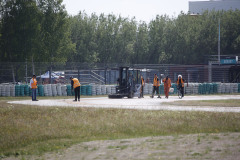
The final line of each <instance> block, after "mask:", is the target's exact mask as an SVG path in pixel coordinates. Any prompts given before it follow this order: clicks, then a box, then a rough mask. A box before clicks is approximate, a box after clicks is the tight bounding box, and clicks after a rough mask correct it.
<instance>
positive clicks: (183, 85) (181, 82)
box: [177, 78, 184, 87]
mask: <svg viewBox="0 0 240 160" xmlns="http://www.w3.org/2000/svg"><path fill="white" fill-rule="evenodd" d="M181 83H182V87H184V82H183V80H182V78H181ZM177 84H178V85H179V78H178V79H177Z"/></svg>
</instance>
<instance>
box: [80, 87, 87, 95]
mask: <svg viewBox="0 0 240 160" xmlns="http://www.w3.org/2000/svg"><path fill="white" fill-rule="evenodd" d="M81 95H87V87H86V86H81Z"/></svg>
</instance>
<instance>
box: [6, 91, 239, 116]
mask: <svg viewBox="0 0 240 160" xmlns="http://www.w3.org/2000/svg"><path fill="white" fill-rule="evenodd" d="M223 99H240V95H217V96H216V95H214V96H213V95H210V96H186V97H184V98H183V99H179V98H178V97H177V96H170V97H169V99H165V98H163V97H162V99H159V98H156V97H155V98H153V99H152V98H150V97H149V96H145V98H141V99H139V98H132V99H128V98H123V99H108V98H107V97H99V98H81V101H80V102H74V101H73V100H72V99H54V97H53V99H51V100H49V99H48V100H40V101H31V100H20V101H10V102H8V103H12V104H26V105H39V106H59V107H60V106H61V107H98V108H121V109H142V110H174V111H210V112H240V107H212V106H173V105H167V104H166V103H165V104H163V102H173V101H182V100H184V101H186V100H223Z"/></svg>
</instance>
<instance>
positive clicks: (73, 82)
mask: <svg viewBox="0 0 240 160" xmlns="http://www.w3.org/2000/svg"><path fill="white" fill-rule="evenodd" d="M70 80H71V87H72V90H73V88H74V93H75V100H73V101H77V100H78V101H80V82H79V80H78V79H77V78H73V77H70Z"/></svg>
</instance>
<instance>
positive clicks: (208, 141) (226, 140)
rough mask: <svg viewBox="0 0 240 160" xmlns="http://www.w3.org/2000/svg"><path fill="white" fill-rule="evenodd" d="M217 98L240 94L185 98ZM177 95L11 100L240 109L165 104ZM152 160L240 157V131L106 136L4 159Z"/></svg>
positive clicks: (148, 107)
mask: <svg viewBox="0 0 240 160" xmlns="http://www.w3.org/2000/svg"><path fill="white" fill-rule="evenodd" d="M213 99H240V95H224V96H223V95H219V96H187V97H184V99H182V100H213ZM179 100H180V99H178V97H177V96H171V97H169V99H157V98H154V99H151V98H149V97H146V96H145V98H143V99H136V98H134V99H111V100H110V99H108V98H106V97H103V98H84V99H81V101H80V102H73V101H72V99H71V100H70V99H62V100H59V99H58V100H41V101H37V102H32V101H31V100H23V101H11V102H9V103H17V104H28V105H40V106H59V107H60V106H64V107H100V108H124V109H146V110H187V111H193V110H199V111H214V112H240V107H233V108H232V107H226V108H225V107H207V106H205V107H196V106H188V107H180V106H168V105H166V104H165V105H163V104H162V102H172V101H179ZM19 159H20V160H23V159H32V160H37V159H38V160H92V159H98V160H106V159H118V160H128V159H130V160H139V159H144V160H152V159H170V160H180V159H182V160H185V159H192V160H195V159H211V160H239V159H240V133H214V134H207V133H205V134H204V133H203V134H188V135H171V136H158V137H144V138H134V139H119V140H104V141H103V140H102V141H92V142H84V143H80V144H77V145H74V146H72V147H70V148H68V149H66V150H60V151H58V152H54V153H46V154H44V155H43V156H40V157H37V156H24V157H17V158H16V157H10V158H6V159H4V160H19Z"/></svg>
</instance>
